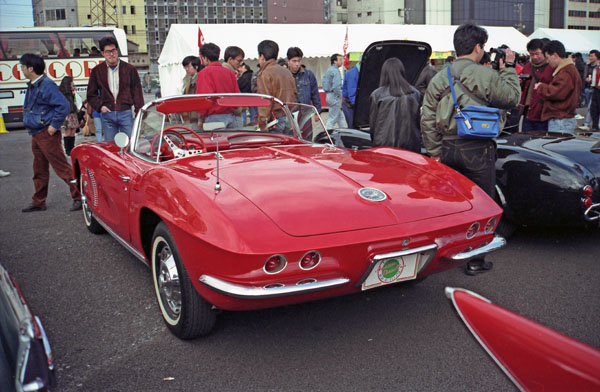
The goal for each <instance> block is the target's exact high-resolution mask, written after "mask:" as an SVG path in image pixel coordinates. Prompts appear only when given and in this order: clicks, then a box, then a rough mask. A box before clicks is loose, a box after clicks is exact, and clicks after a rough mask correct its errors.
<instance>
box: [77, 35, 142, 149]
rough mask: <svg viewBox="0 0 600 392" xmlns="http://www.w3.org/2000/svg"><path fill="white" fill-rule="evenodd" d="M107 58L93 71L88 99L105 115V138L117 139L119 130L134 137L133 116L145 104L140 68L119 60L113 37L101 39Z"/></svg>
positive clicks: (104, 54)
mask: <svg viewBox="0 0 600 392" xmlns="http://www.w3.org/2000/svg"><path fill="white" fill-rule="evenodd" d="M100 51H101V52H102V56H104V60H106V61H104V62H103V63H101V64H98V65H96V66H95V67H94V68H93V69H92V73H91V74H90V80H89V82H88V88H87V100H88V102H89V103H90V105H92V107H93V108H94V110H95V111H97V112H98V113H100V114H101V116H102V130H103V132H104V140H114V138H115V135H116V134H117V133H118V132H125V133H126V134H127V135H128V136H131V128H132V127H133V116H132V113H131V109H132V108H134V109H135V112H136V113H137V112H138V111H139V110H140V109H141V108H142V106H144V92H143V90H142V82H141V81H140V76H139V75H138V72H137V69H135V67H134V66H133V65H131V64H128V63H126V62H125V61H123V60H120V59H119V44H118V43H117V40H116V39H115V38H114V37H104V38H102V39H101V40H100Z"/></svg>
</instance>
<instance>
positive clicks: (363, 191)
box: [358, 188, 387, 201]
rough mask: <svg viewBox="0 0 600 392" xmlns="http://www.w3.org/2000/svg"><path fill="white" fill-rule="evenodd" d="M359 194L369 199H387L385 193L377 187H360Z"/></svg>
mask: <svg viewBox="0 0 600 392" xmlns="http://www.w3.org/2000/svg"><path fill="white" fill-rule="evenodd" d="M358 195H359V196H360V197H362V198H363V199H365V200H369V201H384V200H385V199H387V196H386V194H385V193H383V192H382V191H380V190H379V189H375V188H360V189H359V190H358Z"/></svg>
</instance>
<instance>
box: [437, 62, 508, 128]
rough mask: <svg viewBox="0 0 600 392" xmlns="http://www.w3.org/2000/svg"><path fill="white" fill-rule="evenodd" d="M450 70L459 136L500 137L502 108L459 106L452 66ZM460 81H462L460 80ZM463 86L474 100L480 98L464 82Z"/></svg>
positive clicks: (449, 79) (449, 80)
mask: <svg viewBox="0 0 600 392" xmlns="http://www.w3.org/2000/svg"><path fill="white" fill-rule="evenodd" d="M446 68H447V70H448V82H449V83H450V90H452V99H453V100H454V108H455V109H456V115H455V116H454V119H455V120H456V126H457V127H458V136H460V137H464V138H477V139H490V138H495V137H498V135H499V134H500V110H499V109H497V108H488V107H487V106H475V105H468V106H465V107H464V108H462V109H461V108H460V106H458V102H457V101H456V93H455V92H454V83H453V81H452V73H451V71H450V67H446ZM458 83H460V81H459V82H458ZM460 86H461V88H462V89H463V90H464V91H465V93H466V94H467V95H468V96H469V97H471V98H472V99H474V100H479V99H478V98H477V97H475V96H474V94H473V93H472V92H471V91H469V90H468V89H466V88H465V87H464V86H463V85H462V83H460Z"/></svg>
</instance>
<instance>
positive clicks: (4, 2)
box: [0, 0, 33, 29]
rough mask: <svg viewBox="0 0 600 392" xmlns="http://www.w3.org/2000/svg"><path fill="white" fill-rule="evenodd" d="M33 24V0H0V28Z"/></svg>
mask: <svg viewBox="0 0 600 392" xmlns="http://www.w3.org/2000/svg"><path fill="white" fill-rule="evenodd" d="M32 26H33V6H32V4H31V0H0V29H6V28H12V27H32Z"/></svg>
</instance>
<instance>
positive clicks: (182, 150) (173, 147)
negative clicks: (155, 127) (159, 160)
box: [150, 125, 206, 159]
mask: <svg viewBox="0 0 600 392" xmlns="http://www.w3.org/2000/svg"><path fill="white" fill-rule="evenodd" d="M175 129H183V130H185V131H188V132H190V133H192V134H193V135H194V136H196V138H197V139H198V144H200V150H201V151H205V150H206V144H205V143H204V140H202V138H201V137H200V135H199V134H198V133H196V132H195V131H194V130H192V129H190V128H188V127H184V126H183V125H173V126H170V127H168V128H165V129H164V130H163V132H162V135H163V140H164V141H165V143H164V144H162V146H161V151H160V155H161V156H163V157H164V158H165V159H173V158H175V157H184V156H185V155H186V151H190V143H189V142H188V140H187V139H186V138H185V137H184V136H183V135H182V134H181V133H179V132H178V131H176V130H175ZM167 134H171V135H174V136H175V139H174V138H171V137H168V136H167ZM159 135H160V133H159V134H157V135H156V136H154V138H152V142H151V144H150V151H151V154H152V156H153V157H154V151H155V145H156V154H158V145H157V141H158V137H159ZM194 144H195V143H194Z"/></svg>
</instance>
